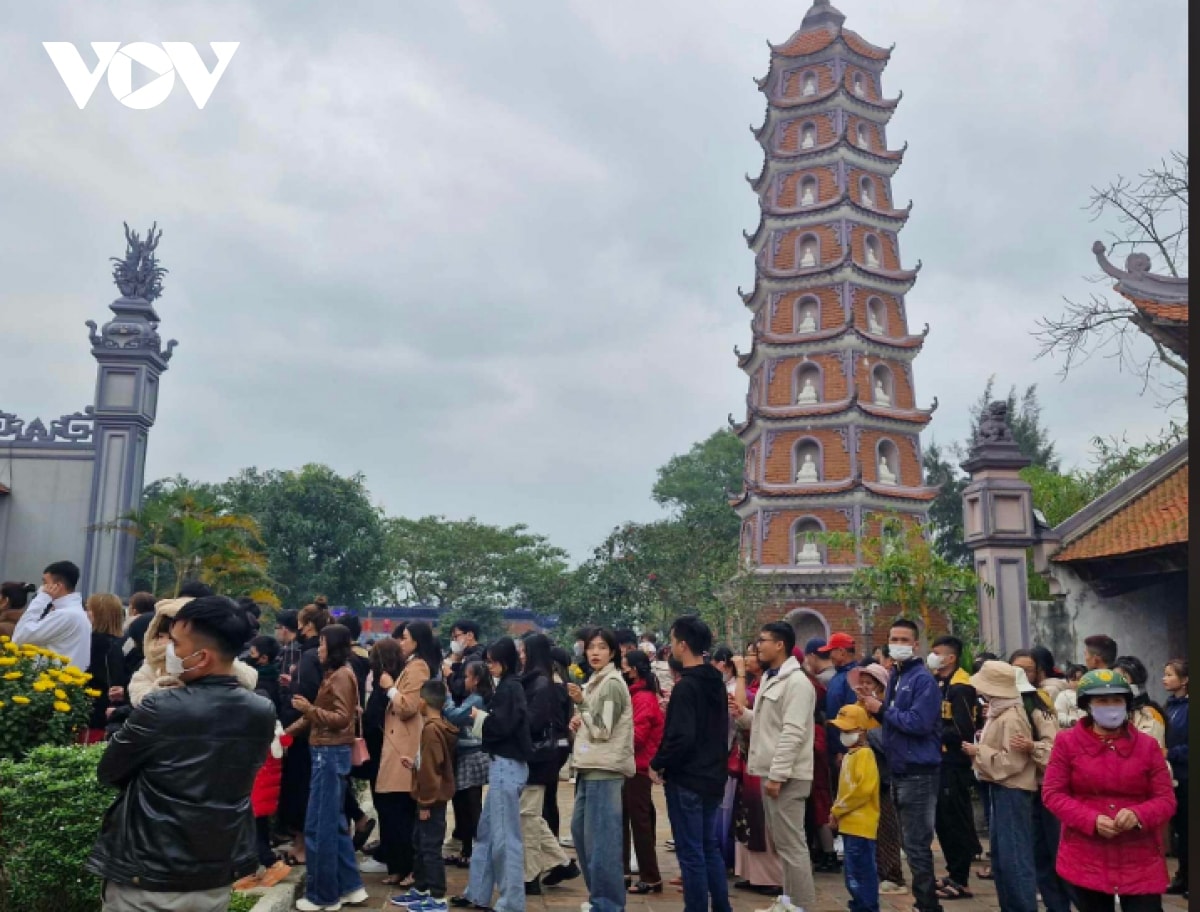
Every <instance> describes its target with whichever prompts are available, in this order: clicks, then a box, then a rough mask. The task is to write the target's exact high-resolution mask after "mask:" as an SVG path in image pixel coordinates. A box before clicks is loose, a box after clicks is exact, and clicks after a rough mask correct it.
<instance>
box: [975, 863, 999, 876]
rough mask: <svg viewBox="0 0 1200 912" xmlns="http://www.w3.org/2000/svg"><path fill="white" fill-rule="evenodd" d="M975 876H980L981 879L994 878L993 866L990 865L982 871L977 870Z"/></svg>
mask: <svg viewBox="0 0 1200 912" xmlns="http://www.w3.org/2000/svg"><path fill="white" fill-rule="evenodd" d="M975 876H976V877H978V878H979V879H980V880H993V879H994V878H993V877H992V866H991V865H988V866H987V867H986V868H984V869H983V870H982V871H976V872H975Z"/></svg>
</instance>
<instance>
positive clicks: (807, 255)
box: [796, 234, 821, 269]
mask: <svg viewBox="0 0 1200 912" xmlns="http://www.w3.org/2000/svg"><path fill="white" fill-rule="evenodd" d="M796 245H797V246H796V249H797V251H798V252H799V257H798V262H799V263H800V268H801V269H816V268H817V266H819V265H820V263H821V239H820V238H818V237H817V236H816V235H815V234H802V235H801V236H800V237H799V238H797V239H796Z"/></svg>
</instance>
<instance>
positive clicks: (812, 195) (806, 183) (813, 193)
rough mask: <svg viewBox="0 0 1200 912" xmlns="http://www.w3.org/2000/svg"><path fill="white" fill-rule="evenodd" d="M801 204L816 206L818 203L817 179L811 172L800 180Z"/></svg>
mask: <svg viewBox="0 0 1200 912" xmlns="http://www.w3.org/2000/svg"><path fill="white" fill-rule="evenodd" d="M799 198H800V205H801V206H815V205H816V204H817V179H816V178H815V177H813V176H812V175H811V174H809V175H806V176H805V177H803V178H801V180H800V197H799Z"/></svg>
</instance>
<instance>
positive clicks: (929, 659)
mask: <svg viewBox="0 0 1200 912" xmlns="http://www.w3.org/2000/svg"><path fill="white" fill-rule="evenodd" d="M892 655H895V653H894V652H893V653H892ZM925 664H926V665H928V666H929V670H930V671H937V670H938V669H939V668H941V667H942V657H941V656H940V655H938V654H937V653H936V652H931V653H929V655H928V656H926V657H925Z"/></svg>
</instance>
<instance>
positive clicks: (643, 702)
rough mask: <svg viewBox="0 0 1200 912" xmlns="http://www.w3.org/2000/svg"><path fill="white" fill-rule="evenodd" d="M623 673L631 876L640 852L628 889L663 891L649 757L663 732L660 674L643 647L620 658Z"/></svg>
mask: <svg viewBox="0 0 1200 912" xmlns="http://www.w3.org/2000/svg"><path fill="white" fill-rule="evenodd" d="M621 674H622V675H624V677H625V683H627V684H628V685H629V700H630V703H632V704H633V763H634V767H635V768H636V770H637V772H636V773H635V774H634V776H633V778H631V779H626V780H625V785H624V787H623V788H622V792H621V794H622V799H623V803H624V812H625V813H624V817H625V874H626V882H627V883H628V882H629V880H630V879H631V878H630V875H629V871H630V864H629V862H630V861H631V853H630V850H629V844H630V842H631V841H632V843H633V850H634V851H635V852H637V863H638V882H637V883H635V884H633V885H632V886H630V887H629V888H628V889H629V892H630V893H636V894H644V893H661V892H662V875H661V874H660V873H659V871H658V855H657V854H656V852H655V849H654V838H655V826H656V820H655V814H654V796H653V793H652V787H653V784H654V783H653V780H652V779H651V778H650V761H651V760H652V759H654V755H655V754H657V753H658V747H659V745H660V744H661V743H662V736H663V711H662V706H660V705H659V702H658V696H659V693H658V678H657V677H656V676H655V674H654V671H653V670H652V669H651V667H650V659H649V658H647V656H646V655H645V653H643V652H641V651H640V650H636V649H635V650H632V651H630V652H629V653H628V654H627V655H626V656H625V657H624V658H622V659H621Z"/></svg>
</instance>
